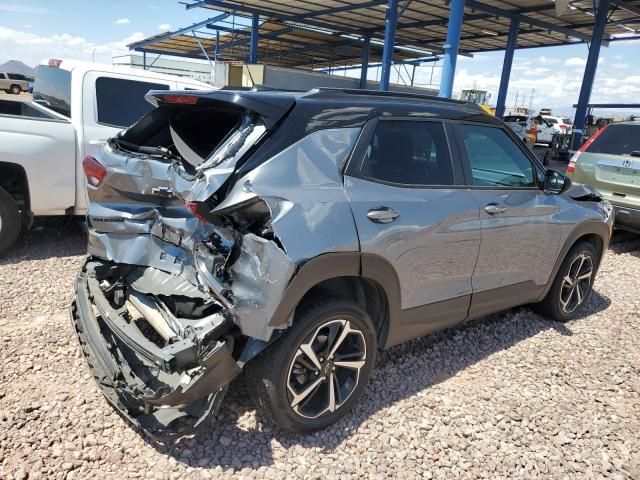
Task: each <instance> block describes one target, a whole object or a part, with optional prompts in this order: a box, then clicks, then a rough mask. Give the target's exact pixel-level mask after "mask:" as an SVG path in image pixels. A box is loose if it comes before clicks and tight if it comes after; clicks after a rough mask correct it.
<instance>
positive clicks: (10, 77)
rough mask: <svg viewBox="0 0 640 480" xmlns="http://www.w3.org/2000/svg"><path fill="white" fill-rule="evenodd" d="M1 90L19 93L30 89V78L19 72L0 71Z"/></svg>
mask: <svg viewBox="0 0 640 480" xmlns="http://www.w3.org/2000/svg"><path fill="white" fill-rule="evenodd" d="M0 90H4V91H5V92H6V93H13V94H15V95H18V94H20V93H22V92H26V91H27V90H29V79H28V78H27V77H25V76H24V75H20V74H19V73H6V72H0Z"/></svg>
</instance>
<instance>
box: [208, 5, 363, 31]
mask: <svg viewBox="0 0 640 480" xmlns="http://www.w3.org/2000/svg"><path fill="white" fill-rule="evenodd" d="M205 2H206V3H207V5H211V6H212V7H216V8H218V9H220V10H228V11H231V12H236V11H237V12H243V13H250V14H253V13H257V14H259V15H261V16H263V17H267V18H276V19H278V20H281V21H284V22H286V21H290V22H296V23H304V24H305V25H308V26H311V27H317V28H321V29H323V30H328V31H331V32H335V31H340V32H341V33H351V34H354V35H359V34H361V33H362V30H356V29H354V28H342V27H341V28H337V27H336V25H332V24H329V23H325V22H319V21H317V20H313V19H311V20H310V19H307V20H304V21H301V20H300V19H299V18H298V17H297V16H295V15H286V14H283V13H278V12H274V11H273V10H269V9H265V8H255V7H248V6H246V5H244V4H243V3H242V2H232V1H228V0H205Z"/></svg>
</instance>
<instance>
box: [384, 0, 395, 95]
mask: <svg viewBox="0 0 640 480" xmlns="http://www.w3.org/2000/svg"><path fill="white" fill-rule="evenodd" d="M397 24H398V0H389V3H388V5H387V22H386V26H385V30H384V49H383V51H382V74H381V76H380V90H382V91H384V92H386V91H387V90H389V77H390V76H391V62H393V48H394V46H395V43H396V26H397Z"/></svg>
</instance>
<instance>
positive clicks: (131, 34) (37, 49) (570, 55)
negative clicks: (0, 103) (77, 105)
mask: <svg viewBox="0 0 640 480" xmlns="http://www.w3.org/2000/svg"><path fill="white" fill-rule="evenodd" d="M214 15H215V13H214V12H208V11H205V10H203V9H192V10H186V9H185V8H184V6H183V5H182V4H179V3H178V2H177V1H176V0H130V1H129V2H125V1H109V0H91V1H86V0H85V1H77V0H66V1H63V0H50V1H44V0H24V1H21V2H17V1H7V0H0V45H1V46H2V48H0V63H2V62H4V61H6V60H10V59H17V60H22V61H24V62H25V63H27V64H29V65H32V66H33V65H35V64H37V63H39V62H40V61H41V60H42V59H45V58H50V57H58V58H75V59H81V60H91V58H92V57H94V56H95V60H96V61H101V62H105V63H111V56H112V55H113V54H117V53H126V52H127V49H126V44H127V43H130V42H132V41H135V40H139V39H142V38H145V37H147V36H150V35H154V34H157V33H160V32H163V31H166V30H170V29H175V28H178V27H184V26H187V25H190V24H192V23H195V22H199V21H202V20H204V19H205V18H206V17H207V16H214ZM586 55H587V47H586V45H584V44H578V45H571V46H565V47H551V48H544V49H529V50H519V51H516V54H515V60H514V67H513V73H512V77H511V84H510V90H509V96H508V99H507V104H508V106H511V105H513V104H514V101H515V97H516V92H517V94H518V97H519V98H520V99H523V98H525V99H526V100H525V101H524V102H523V101H522V100H521V101H519V102H518V103H519V104H520V105H522V104H523V103H524V104H525V105H526V106H528V105H529V99H530V96H531V93H532V89H535V92H534V94H533V95H534V98H533V104H532V105H533V107H534V108H541V107H551V108H553V109H554V110H555V111H557V112H558V113H571V112H572V108H571V105H572V104H573V103H575V102H576V100H577V97H578V92H579V89H580V80H581V78H582V72H583V70H584V59H585V58H586ZM639 58H640V41H637V40H636V41H629V42H612V43H611V44H610V46H609V47H608V48H603V49H602V51H601V61H600V65H599V69H598V74H597V76H596V83H595V86H594V91H593V94H592V101H594V102H625V103H628V102H640V62H638V61H637V60H638V59H639ZM502 59H503V54H502V53H501V52H496V53H487V54H477V55H475V56H474V58H467V57H460V58H459V61H458V70H457V74H456V82H455V85H454V91H459V90H460V89H462V88H469V87H473V86H474V85H475V86H476V87H478V88H486V89H488V90H489V91H491V92H492V94H493V98H494V100H495V97H496V92H497V87H498V84H499V81H500V71H501V67H502ZM440 70H441V69H440V66H439V64H437V65H436V66H435V68H434V69H433V83H434V84H435V86H436V87H437V84H438V82H439V79H440ZM431 72H432V68H431V66H430V65H428V66H425V67H421V68H420V69H419V70H418V73H417V75H416V80H417V82H418V83H420V84H427V83H429V81H430V79H431ZM375 75H376V71H375V69H374V70H372V71H371V72H370V78H375ZM396 77H397V74H396V75H393V76H392V81H393V80H396ZM404 77H405V79H406V78H407V76H406V74H405V76H404Z"/></svg>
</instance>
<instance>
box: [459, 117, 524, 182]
mask: <svg viewBox="0 0 640 480" xmlns="http://www.w3.org/2000/svg"><path fill="white" fill-rule="evenodd" d="M458 128H459V131H460V134H461V136H462V140H463V145H464V149H465V153H466V156H467V159H468V161H469V167H470V168H471V177H472V183H473V185H475V186H479V187H502V188H505V187H506V188H517V187H520V188H523V187H535V185H536V181H535V174H534V171H533V164H532V162H531V161H530V160H529V158H528V157H527V156H526V155H525V153H524V152H523V151H522V150H521V149H520V148H519V147H518V145H517V144H516V142H515V141H514V140H513V139H512V138H511V137H510V136H509V135H508V134H507V132H506V131H504V130H503V129H501V128H496V127H489V126H483V125H468V124H467V125H465V124H461V125H459V126H458Z"/></svg>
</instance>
